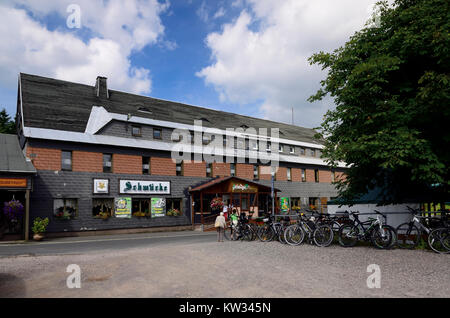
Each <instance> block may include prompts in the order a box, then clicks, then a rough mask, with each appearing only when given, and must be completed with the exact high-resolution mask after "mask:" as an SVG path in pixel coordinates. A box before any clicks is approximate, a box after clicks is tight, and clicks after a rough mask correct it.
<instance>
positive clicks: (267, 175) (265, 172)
mask: <svg viewBox="0 0 450 318" xmlns="http://www.w3.org/2000/svg"><path fill="white" fill-rule="evenodd" d="M271 171H272V167H271V166H259V180H272V172H271Z"/></svg>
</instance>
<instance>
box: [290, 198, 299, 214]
mask: <svg viewBox="0 0 450 318" xmlns="http://www.w3.org/2000/svg"><path fill="white" fill-rule="evenodd" d="M300 209H301V201H300V198H299V197H294V198H291V210H292V211H300Z"/></svg>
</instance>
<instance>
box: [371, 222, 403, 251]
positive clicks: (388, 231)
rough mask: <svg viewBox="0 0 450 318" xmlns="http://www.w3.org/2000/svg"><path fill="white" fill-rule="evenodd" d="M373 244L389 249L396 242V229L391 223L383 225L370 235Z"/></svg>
mask: <svg viewBox="0 0 450 318" xmlns="http://www.w3.org/2000/svg"><path fill="white" fill-rule="evenodd" d="M370 239H371V241H372V244H373V245H375V246H376V247H377V248H380V249H388V248H390V247H392V246H393V245H394V244H395V243H396V241H397V240H396V235H395V229H394V228H393V227H392V226H389V225H383V226H381V229H380V228H376V229H374V230H373V231H372V234H371V236H370Z"/></svg>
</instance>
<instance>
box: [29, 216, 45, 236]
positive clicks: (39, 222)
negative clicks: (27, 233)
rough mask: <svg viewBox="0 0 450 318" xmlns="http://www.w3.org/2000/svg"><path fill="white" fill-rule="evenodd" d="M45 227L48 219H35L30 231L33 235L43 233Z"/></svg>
mask: <svg viewBox="0 0 450 318" xmlns="http://www.w3.org/2000/svg"><path fill="white" fill-rule="evenodd" d="M47 225H48V218H45V219H41V218H39V217H37V218H35V219H34V221H33V227H32V228H31V230H32V231H33V233H34V234H39V233H44V232H45V229H46V228H47Z"/></svg>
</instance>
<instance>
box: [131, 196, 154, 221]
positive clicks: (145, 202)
mask: <svg viewBox="0 0 450 318" xmlns="http://www.w3.org/2000/svg"><path fill="white" fill-rule="evenodd" d="M131 214H132V215H133V216H134V217H144V216H146V217H150V216H151V211H150V200H149V199H133V200H132V201H131Z"/></svg>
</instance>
